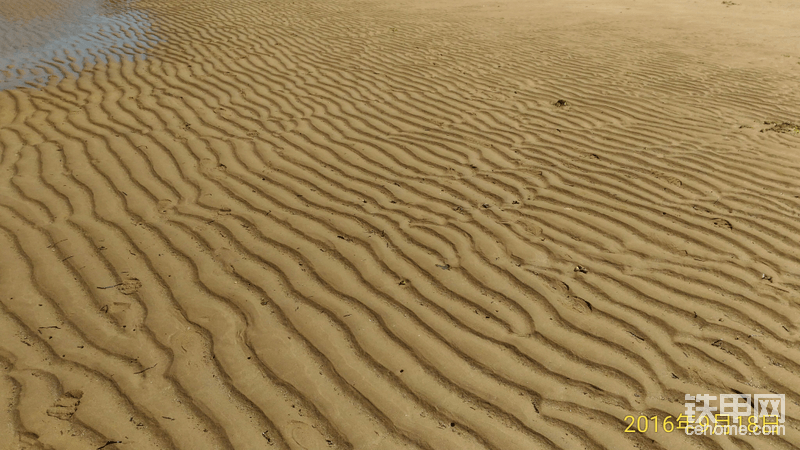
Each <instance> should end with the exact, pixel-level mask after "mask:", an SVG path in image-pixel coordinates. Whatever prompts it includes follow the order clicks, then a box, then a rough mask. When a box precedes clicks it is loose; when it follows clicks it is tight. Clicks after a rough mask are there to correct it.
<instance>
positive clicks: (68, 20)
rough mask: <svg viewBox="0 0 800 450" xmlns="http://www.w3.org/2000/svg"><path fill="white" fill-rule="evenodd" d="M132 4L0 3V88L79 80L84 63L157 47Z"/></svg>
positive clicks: (127, 0)
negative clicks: (65, 78) (73, 77)
mask: <svg viewBox="0 0 800 450" xmlns="http://www.w3.org/2000/svg"><path fill="white" fill-rule="evenodd" d="M135 4H136V1H135V0H0V90H5V89H12V88H16V87H21V86H34V87H36V86H42V85H44V84H46V83H47V82H48V81H50V78H51V77H56V79H61V78H64V77H65V76H69V75H73V76H77V75H78V73H79V72H80V71H81V69H82V68H83V67H84V65H85V64H87V63H90V64H91V63H95V62H108V61H109V60H116V61H119V60H120V59H123V58H125V59H129V60H133V59H135V58H143V57H144V54H145V52H146V50H147V49H149V48H150V47H151V46H153V45H155V43H156V42H157V40H156V37H155V36H154V35H153V33H152V32H151V31H150V27H151V23H150V20H149V18H148V15H147V13H146V11H142V10H137V9H136V7H135Z"/></svg>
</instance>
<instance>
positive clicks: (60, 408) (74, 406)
mask: <svg viewBox="0 0 800 450" xmlns="http://www.w3.org/2000/svg"><path fill="white" fill-rule="evenodd" d="M81 397H83V392H81V391H69V392H66V393H65V394H64V395H62V396H61V397H59V399H58V400H56V402H55V404H53V406H51V407H49V408H47V415H48V416H50V417H55V418H56V419H61V420H69V419H71V418H72V416H73V415H74V414H75V411H77V410H78V405H80V404H81Z"/></svg>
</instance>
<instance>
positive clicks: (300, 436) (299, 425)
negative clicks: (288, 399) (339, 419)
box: [289, 420, 332, 450]
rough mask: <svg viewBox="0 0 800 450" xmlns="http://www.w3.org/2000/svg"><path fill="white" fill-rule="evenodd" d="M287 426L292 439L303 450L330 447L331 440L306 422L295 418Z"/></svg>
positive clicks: (318, 449) (317, 449) (319, 449)
mask: <svg viewBox="0 0 800 450" xmlns="http://www.w3.org/2000/svg"><path fill="white" fill-rule="evenodd" d="M289 427H290V428H289V429H290V430H291V431H290V436H291V437H292V440H293V441H294V442H295V443H296V444H297V445H299V446H300V447H301V448H304V449H305V450H322V449H328V448H330V447H331V444H332V441H330V440H326V439H325V436H323V435H322V433H320V432H319V431H317V429H316V428H314V427H312V426H311V425H309V424H307V423H304V422H298V421H296V420H295V421H292V422H291V423H290V424H289Z"/></svg>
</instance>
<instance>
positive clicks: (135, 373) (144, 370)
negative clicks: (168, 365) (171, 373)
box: [133, 363, 158, 375]
mask: <svg viewBox="0 0 800 450" xmlns="http://www.w3.org/2000/svg"><path fill="white" fill-rule="evenodd" d="M157 365H158V363H155V364H153V365H152V366H150V367H148V368H146V369H142V370H140V371H138V372H133V374H134V375H138V374H140V373H145V372H147V371H148V370H150V369H152V368H153V367H155V366H157Z"/></svg>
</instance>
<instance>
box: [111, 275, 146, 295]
mask: <svg viewBox="0 0 800 450" xmlns="http://www.w3.org/2000/svg"><path fill="white" fill-rule="evenodd" d="M141 288H142V282H141V281H139V279H138V278H128V279H127V280H125V281H123V282H122V283H120V284H119V285H118V286H117V290H118V291H120V292H122V293H123V294H125V295H133V294H135V293H137V292H139V289H141Z"/></svg>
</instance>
